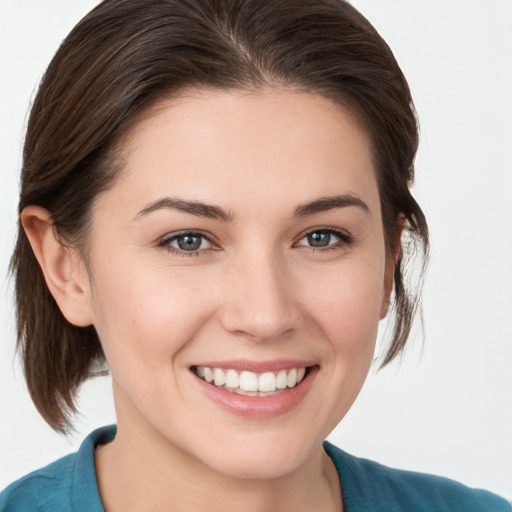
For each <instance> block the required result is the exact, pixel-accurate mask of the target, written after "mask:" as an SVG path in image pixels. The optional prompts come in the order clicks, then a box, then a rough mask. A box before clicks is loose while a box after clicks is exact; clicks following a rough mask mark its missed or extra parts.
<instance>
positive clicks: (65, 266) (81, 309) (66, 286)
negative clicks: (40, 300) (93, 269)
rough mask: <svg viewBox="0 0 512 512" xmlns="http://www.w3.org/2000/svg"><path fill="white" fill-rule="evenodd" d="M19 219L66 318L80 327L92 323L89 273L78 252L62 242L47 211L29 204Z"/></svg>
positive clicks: (48, 284) (47, 283)
mask: <svg viewBox="0 0 512 512" xmlns="http://www.w3.org/2000/svg"><path fill="white" fill-rule="evenodd" d="M20 219H21V223H22V225H23V228H24V230H25V233H26V235H27V237H28V239H29V242H30V245H31V247H32V250H33V251H34V254H35V257H36V259H37V261H38V263H39V266H40V267H41V270H42V271H43V275H44V278H45V281H46V285H47V286H48V289H49V290H50V293H51V294H52V295H53V298H54V299H55V301H56V302H57V304H58V306H59V308H60V310H61V312H62V314H63V315H64V317H65V318H66V320H68V322H70V323H71V324H73V325H76V326H79V327H86V326H88V325H91V324H92V314H91V303H90V282H89V276H88V274H87V269H86V267H85V264H84V262H83V259H82V257H81V256H80V255H79V254H78V251H77V250H75V249H71V248H69V247H65V246H63V245H62V243H61V242H60V240H59V237H58V236H57V233H56V230H55V227H54V225H53V221H52V217H51V215H50V213H49V212H48V210H45V209H44V208H41V207H39V206H27V207H26V208H25V209H24V210H23V211H22V213H21V217H20Z"/></svg>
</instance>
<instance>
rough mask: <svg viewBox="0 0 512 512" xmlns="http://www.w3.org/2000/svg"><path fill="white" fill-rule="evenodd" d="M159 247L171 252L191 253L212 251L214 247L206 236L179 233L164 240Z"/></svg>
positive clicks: (193, 233)
mask: <svg viewBox="0 0 512 512" xmlns="http://www.w3.org/2000/svg"><path fill="white" fill-rule="evenodd" d="M159 245H160V246H163V247H167V248H168V249H169V250H171V251H175V252H189V253H194V252H196V251H202V250H206V249H210V248H211V247H212V243H211V242H210V241H209V240H208V238H206V236H205V235H203V234H201V233H195V232H185V233H177V234H175V235H173V236H171V237H169V238H166V239H164V240H162V241H161V242H160V244H159Z"/></svg>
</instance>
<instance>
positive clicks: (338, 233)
mask: <svg viewBox="0 0 512 512" xmlns="http://www.w3.org/2000/svg"><path fill="white" fill-rule="evenodd" d="M313 233H326V234H328V235H333V236H335V237H336V238H339V241H338V242H334V243H330V244H329V245H327V246H325V247H320V248H318V247H314V246H311V245H309V246H307V245H299V242H300V241H301V240H303V239H304V238H306V237H307V236H309V235H312V234H313ZM354 242H355V240H354V237H353V236H352V235H350V234H349V233H347V232H346V231H343V230H341V229H338V228H332V227H316V228H313V229H308V230H307V231H304V232H303V233H301V234H300V235H299V236H298V242H296V243H295V244H294V247H307V249H308V250H310V251H313V252H319V253H325V252H327V251H332V250H336V249H341V248H346V247H350V246H352V245H354Z"/></svg>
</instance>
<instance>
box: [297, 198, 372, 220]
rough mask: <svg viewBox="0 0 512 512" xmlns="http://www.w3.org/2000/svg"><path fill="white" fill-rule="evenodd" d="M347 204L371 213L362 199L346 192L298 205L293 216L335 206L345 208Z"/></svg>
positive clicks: (322, 210)
mask: <svg viewBox="0 0 512 512" xmlns="http://www.w3.org/2000/svg"><path fill="white" fill-rule="evenodd" d="M348 206H355V207H357V208H361V209H362V210H363V211H364V212H366V213H371V212H370V208H368V205H367V204H366V203H365V202H364V201H363V200H362V199H360V198H359V197H357V196H354V195H352V194H346V195H342V196H329V197H322V198H320V199H316V200H315V201H312V202H311V203H306V204H303V205H300V206H298V207H297V208H296V209H295V213H294V216H295V217H306V216H307V215H313V214H315V213H320V212H325V211H328V210H334V209H336V208H346V207H348Z"/></svg>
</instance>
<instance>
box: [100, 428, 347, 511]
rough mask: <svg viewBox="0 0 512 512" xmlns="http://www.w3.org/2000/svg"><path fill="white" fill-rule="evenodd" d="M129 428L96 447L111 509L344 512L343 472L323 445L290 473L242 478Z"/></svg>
mask: <svg viewBox="0 0 512 512" xmlns="http://www.w3.org/2000/svg"><path fill="white" fill-rule="evenodd" d="M130 427H131V428H126V427H125V426H124V425H123V423H122V422H120V421H119V419H118V431H117V435H116V438H115V439H114V441H112V442H111V443H109V444H108V445H105V446H102V447H98V449H97V450H96V454H95V464H96V472H97V478H98V485H99V489H100V494H101V497H102V500H103V503H104V506H105V510H106V511H107V512H118V511H130V510H146V511H148V512H152V511H161V510H186V511H190V512H193V511H201V512H203V511H204V510H210V511H212V510H213V511H216V510H218V511H223V512H231V511H233V512H234V511H239V510H241V509H242V507H243V510H244V511H245V512H263V511H264V512H274V511H275V512H277V511H282V510H294V511H297V512H300V511H303V510H304V511H306V510H308V511H310V510H322V511H325V512H327V511H329V512H330V511H333V512H334V511H336V512H339V511H341V510H342V503H341V489H340V484H339V478H338V474H337V472H336V469H335V467H334V464H333V463H332V461H331V459H330V458H329V457H328V456H327V454H326V453H325V452H324V450H323V448H322V446H321V445H320V446H319V447H318V450H316V451H315V452H314V453H313V454H311V455H310V456H309V457H308V458H307V459H306V460H305V461H304V463H303V464H302V465H300V466H299V467H297V468H295V469H294V470H293V471H291V472H289V473H287V474H285V475H279V476H277V477H272V478H238V477H236V476H232V475H225V474H222V473H220V472H218V471H215V470H214V469H212V468H211V467H209V466H207V465H206V464H204V463H202V462H201V461H199V460H197V459H196V458H194V457H192V456H191V455H190V454H188V453H185V452H184V451H182V450H181V449H180V448H179V447H176V446H175V445H173V444H172V443H170V442H169V441H168V440H166V439H163V438H161V437H160V436H159V435H158V434H155V433H154V432H148V431H147V429H146V428H144V427H143V426H140V425H139V426H137V427H136V428H134V426H133V424H131V425H130ZM234 449H235V448H234ZM127 490H129V491H128V492H127Z"/></svg>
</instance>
